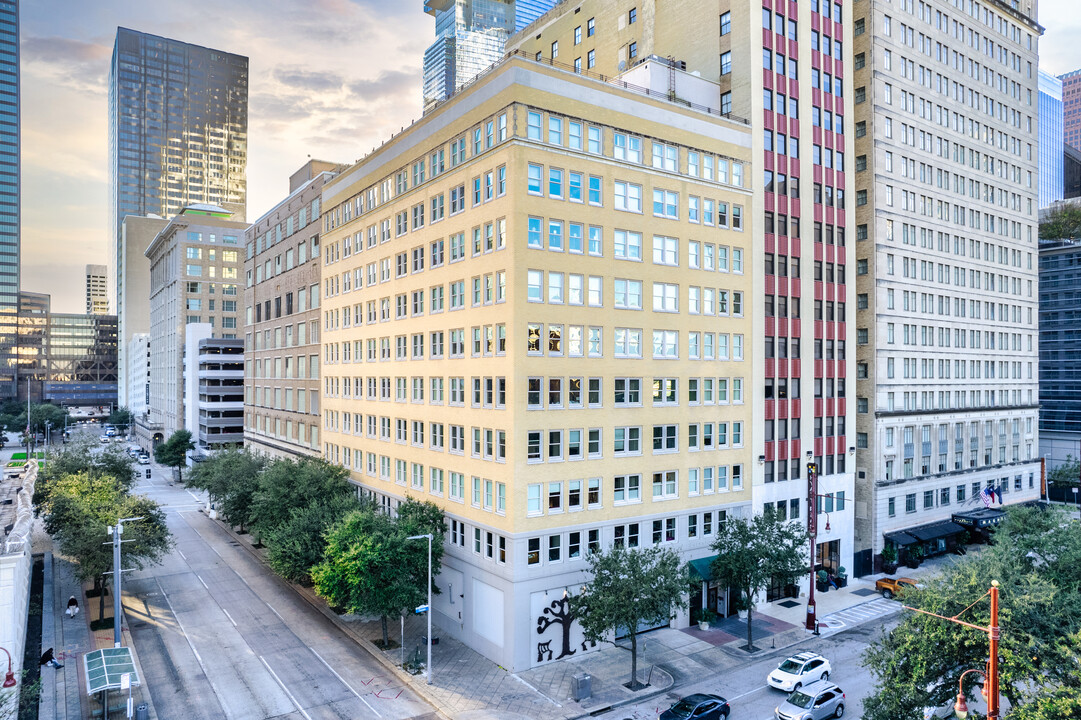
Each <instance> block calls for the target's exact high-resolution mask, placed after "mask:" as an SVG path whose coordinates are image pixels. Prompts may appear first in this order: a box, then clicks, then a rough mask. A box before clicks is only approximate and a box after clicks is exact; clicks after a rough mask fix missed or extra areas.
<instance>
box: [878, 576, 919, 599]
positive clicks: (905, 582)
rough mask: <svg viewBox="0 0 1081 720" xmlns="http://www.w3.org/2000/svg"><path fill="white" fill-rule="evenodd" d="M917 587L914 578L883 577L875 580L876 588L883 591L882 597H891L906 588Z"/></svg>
mask: <svg viewBox="0 0 1081 720" xmlns="http://www.w3.org/2000/svg"><path fill="white" fill-rule="evenodd" d="M910 587H916V581H915V580H913V579H912V578H906V577H903V578H888V577H887V578H882V579H881V580H877V581H876V582H875V590H876V591H877V592H880V593H882V597H884V598H886V599H889V598H891V597H893V596H894V595H898V594H900V592H901V591H902V590H904V589H905V588H910Z"/></svg>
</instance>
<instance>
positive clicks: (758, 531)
mask: <svg viewBox="0 0 1081 720" xmlns="http://www.w3.org/2000/svg"><path fill="white" fill-rule="evenodd" d="M806 544H807V533H806V532H805V531H804V529H803V528H801V527H800V526H799V524H798V523H796V522H785V521H783V520H780V519H778V518H777V517H776V516H775V515H774V514H773V513H764V514H761V515H755V516H754V517H751V518H733V519H729V520H728V521H727V522H725V523H723V524H722V525H721V526H720V527H719V528H718V530H717V536H716V538H715V539H714V541H713V552H715V553H716V554H717V557H716V559H714V561H713V564H712V565H711V566H710V571H711V573H712V574H713V579H714V580H716V581H717V583H718V584H720V585H721V586H722V587H725V586H727V587H728V588H730V589H731V590H735V591H736V592H737V594H738V597H737V601H738V602H737V605H738V607H739V608H740V609H741V610H746V611H747V645H746V646H745V648H744V649H745V650H747V651H748V652H751V651H753V650H755V649H756V648H755V646H754V641H753V636H752V630H751V615H752V614H753V612H754V596H755V595H756V594H757V593H759V592H760V591H762V590H764V589H765V588H766V587H767V586H769V584H770V583H771V582H773V581H774V579H777V580H780V581H781V582H783V583H791V582H794V581H795V580H796V578H797V577H799V575H800V574H801V573H803V572H804V571H806V570H807V556H806V555H805V554H804V548H805V547H806Z"/></svg>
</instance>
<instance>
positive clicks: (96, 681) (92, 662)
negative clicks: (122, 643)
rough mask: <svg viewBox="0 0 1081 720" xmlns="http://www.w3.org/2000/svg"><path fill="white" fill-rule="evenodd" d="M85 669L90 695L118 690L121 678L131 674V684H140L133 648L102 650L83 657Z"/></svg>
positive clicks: (87, 688) (87, 689) (87, 690)
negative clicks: (132, 654)
mask: <svg viewBox="0 0 1081 720" xmlns="http://www.w3.org/2000/svg"><path fill="white" fill-rule="evenodd" d="M83 669H84V671H85V672H86V692H87V694H89V695H93V694H95V693H99V692H101V691H102V690H118V689H119V688H120V676H121V675H123V674H125V673H130V674H131V684H132V685H138V684H139V673H137V672H136V671H135V661H134V660H133V659H132V656H131V648H127V647H112V648H102V649H101V650H95V651H94V652H89V653H87V654H86V655H83Z"/></svg>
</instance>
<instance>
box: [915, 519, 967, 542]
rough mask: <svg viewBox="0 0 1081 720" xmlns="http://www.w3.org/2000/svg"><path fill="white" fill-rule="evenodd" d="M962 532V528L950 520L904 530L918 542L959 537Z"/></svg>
mask: <svg viewBox="0 0 1081 720" xmlns="http://www.w3.org/2000/svg"><path fill="white" fill-rule="evenodd" d="M964 531H965V529H964V527H962V526H961V525H958V524H957V523H955V522H953V521H952V520H942V521H940V522H936V523H929V524H927V525H920V526H919V527H914V528H908V529H907V530H905V532H907V533H908V534H909V535H913V536H915V537H916V538H917V539H919V540H937V539H939V538H944V537H949V536H950V535H960V534H961V533H963V532H964Z"/></svg>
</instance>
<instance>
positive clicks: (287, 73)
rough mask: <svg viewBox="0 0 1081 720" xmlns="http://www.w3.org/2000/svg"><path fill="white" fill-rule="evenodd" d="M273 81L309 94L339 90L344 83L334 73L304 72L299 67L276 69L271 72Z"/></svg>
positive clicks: (339, 76)
mask: <svg viewBox="0 0 1081 720" xmlns="http://www.w3.org/2000/svg"><path fill="white" fill-rule="evenodd" d="M271 75H272V76H273V77H274V79H275V80H277V81H278V82H280V83H281V84H282V85H285V86H287V87H292V88H299V89H302V90H308V91H310V92H328V91H331V90H340V89H341V87H342V85H344V84H345V81H344V80H343V79H342V76H341V75H339V74H338V73H335V72H326V71H323V72H320V71H317V70H305V69H303V68H300V67H296V66H293V67H278V68H276V69H274V70H273V71H272V72H271Z"/></svg>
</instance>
